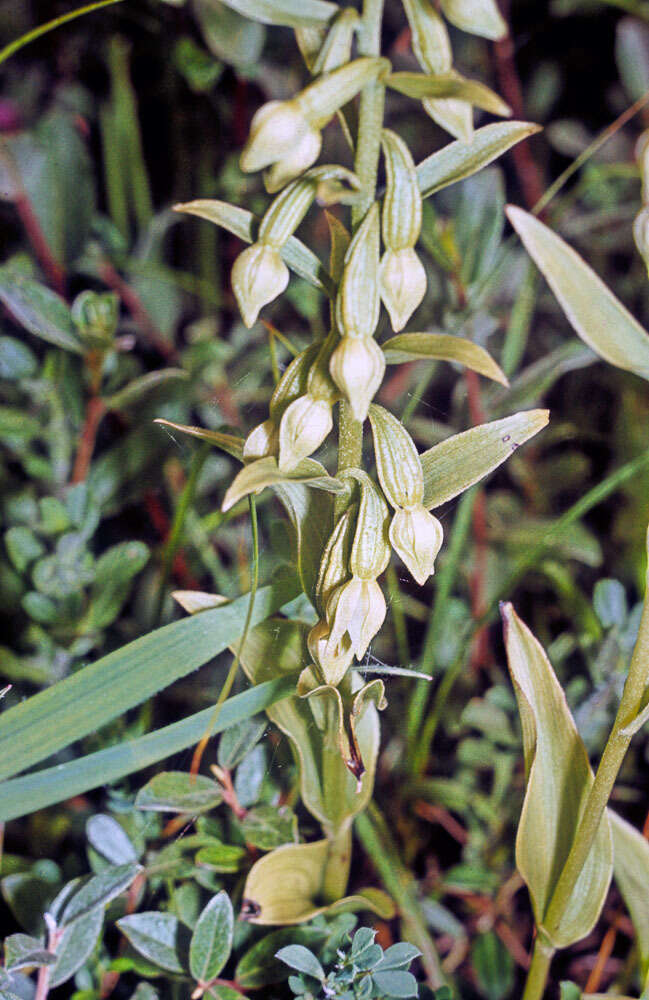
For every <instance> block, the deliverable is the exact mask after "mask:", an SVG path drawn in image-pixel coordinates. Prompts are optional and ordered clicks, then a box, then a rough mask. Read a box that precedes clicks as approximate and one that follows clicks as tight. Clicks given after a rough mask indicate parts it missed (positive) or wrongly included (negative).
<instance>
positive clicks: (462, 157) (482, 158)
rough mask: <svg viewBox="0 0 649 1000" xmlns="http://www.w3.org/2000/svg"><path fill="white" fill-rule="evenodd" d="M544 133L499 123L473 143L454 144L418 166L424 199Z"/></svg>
mask: <svg viewBox="0 0 649 1000" xmlns="http://www.w3.org/2000/svg"><path fill="white" fill-rule="evenodd" d="M540 130H541V126H540V125H533V124H532V123H531V122H496V123H495V124H493V125H484V126H483V127H482V128H479V129H477V131H476V132H475V134H474V136H473V141H472V142H471V143H470V144H468V145H467V143H465V142H459V141H457V142H451V143H449V144H448V145H447V146H444V147H443V149H440V150H439V151H438V152H437V153H431V155H430V156H428V157H426V159H425V160H422V161H421V163H419V164H418V165H417V183H418V184H419V190H420V191H421V193H422V197H424V198H428V197H429V196H430V195H431V194H435V192H436V191H441V189H442V188H445V187H448V186H449V185H450V184H457V182H458V181H462V180H464V178H465V177H470V176H471V175H472V174H475V173H477V172H478V170H482V168H483V167H486V166H488V165H489V164H490V163H493V161H494V160H495V159H497V158H498V157H499V156H502V154H503V153H506V152H507V150H508V149H511V147H512V146H515V145H516V143H518V142H522V140H523V139H527V138H528V137H529V136H531V135H534V134H535V133H536V132H539V131H540Z"/></svg>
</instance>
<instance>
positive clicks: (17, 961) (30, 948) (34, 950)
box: [4, 934, 56, 972]
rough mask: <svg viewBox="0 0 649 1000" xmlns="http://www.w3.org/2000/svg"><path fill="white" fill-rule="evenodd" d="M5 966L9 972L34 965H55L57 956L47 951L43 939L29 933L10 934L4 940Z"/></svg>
mask: <svg viewBox="0 0 649 1000" xmlns="http://www.w3.org/2000/svg"><path fill="white" fill-rule="evenodd" d="M4 959H5V961H4V967H5V969H7V971H8V972H17V971H18V969H29V968H31V967H32V966H33V967H36V966H40V965H53V964H54V962H56V958H55V956H54V955H53V954H52V953H51V952H49V951H47V949H46V948H45V946H44V944H43V942H42V941H39V940H38V938H33V937H31V936H30V935H29V934H10V935H9V937H6V938H5V940H4Z"/></svg>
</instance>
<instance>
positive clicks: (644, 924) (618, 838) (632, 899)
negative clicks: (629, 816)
mask: <svg viewBox="0 0 649 1000" xmlns="http://www.w3.org/2000/svg"><path fill="white" fill-rule="evenodd" d="M608 818H609V821H610V824H611V833H612V834H613V873H614V875H615V881H616V882H617V885H618V888H619V890H620V892H621V893H622V897H623V899H624V902H625V903H626V908H627V910H628V911H629V914H630V916H631V920H632V921H633V929H634V931H635V935H636V940H637V942H638V950H639V952H640V962H641V973H640V974H641V977H642V979H643V980H644V979H645V978H646V975H647V971H648V970H649V841H647V838H646V837H643V836H642V834H641V833H640V832H639V831H638V830H636V829H635V828H634V827H632V826H631V824H630V823H627V822H626V820H624V819H622V817H621V816H618V815H617V813H614V812H612V810H610V809H609V810H608Z"/></svg>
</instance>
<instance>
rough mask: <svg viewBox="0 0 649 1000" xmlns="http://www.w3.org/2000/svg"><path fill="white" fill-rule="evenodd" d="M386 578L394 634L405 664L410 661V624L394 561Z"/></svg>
mask: <svg viewBox="0 0 649 1000" xmlns="http://www.w3.org/2000/svg"><path fill="white" fill-rule="evenodd" d="M385 579H386V582H387V585H388V594H389V599H390V611H391V613H392V623H393V625H394V634H395V639H396V641H397V652H398V654H399V661H400V663H402V664H403V665H404V666H405V664H406V663H410V646H409V644H408V626H407V624H406V615H405V612H404V610H403V599H402V597H401V591H400V590H399V577H398V576H397V571H396V569H395V568H394V565H393V564H392V563H390V565H389V566H388V568H387V570H386V574H385Z"/></svg>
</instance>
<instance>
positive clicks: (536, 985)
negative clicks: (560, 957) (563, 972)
mask: <svg viewBox="0 0 649 1000" xmlns="http://www.w3.org/2000/svg"><path fill="white" fill-rule="evenodd" d="M553 955H554V948H552V947H551V945H548V944H547V943H546V942H545V941H544V940H543V938H542V937H541V936H540V935H538V936H537V938H536V941H535V942H534V951H533V953H532V964H531V965H530V969H529V972H528V973H527V979H526V980H525V992H524V993H523V998H522V1000H541V998H542V997H543V994H544V993H545V984H546V983H547V979H548V972H549V971H550V962H551V961H552V957H553Z"/></svg>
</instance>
